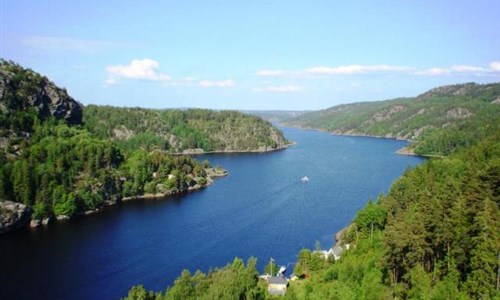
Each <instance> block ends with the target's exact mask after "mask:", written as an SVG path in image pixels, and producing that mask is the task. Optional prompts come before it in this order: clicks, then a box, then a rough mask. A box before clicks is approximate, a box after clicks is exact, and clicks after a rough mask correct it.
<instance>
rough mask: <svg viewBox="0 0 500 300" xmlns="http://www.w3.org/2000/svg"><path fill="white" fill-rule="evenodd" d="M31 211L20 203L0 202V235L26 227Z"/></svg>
mask: <svg viewBox="0 0 500 300" xmlns="http://www.w3.org/2000/svg"><path fill="white" fill-rule="evenodd" d="M30 215H31V210H30V209H29V208H28V207H27V206H26V205H24V204H22V203H17V202H12V201H0V233H6V232H9V231H12V230H15V229H18V228H22V227H26V226H27V225H28V223H29V221H30Z"/></svg>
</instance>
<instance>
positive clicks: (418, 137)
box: [284, 83, 500, 155]
mask: <svg viewBox="0 0 500 300" xmlns="http://www.w3.org/2000/svg"><path fill="white" fill-rule="evenodd" d="M498 118H500V83H493V84H485V85H480V84H475V83H466V84H457V85H451V86H443V87H438V88H435V89H432V90H430V91H428V92H426V93H423V94H421V95H419V96H417V97H414V98H398V99H393V100H386V101H378V102H362V103H353V104H345V105H338V106H334V107H331V108H328V109H325V110H321V111H316V112H310V113H306V114H303V115H300V116H298V117H296V118H292V119H289V120H287V121H285V122H284V123H285V124H286V125H292V126H300V127H306V128H315V129H321V130H325V131H330V132H333V133H335V134H342V135H366V136H377V137H387V138H397V139H405V140H412V141H414V142H415V143H414V144H413V148H414V150H415V152H416V153H418V154H437V155H446V154H449V153H452V152H453V151H455V150H456V149H458V148H460V147H461V146H467V145H472V144H474V143H476V142H477V141H479V140H480V138H481V137H484V136H486V134H487V132H491V131H494V130H498V126H497V125H496V126H492V125H495V124H497V123H496V122H495V121H496V120H497V119H498ZM454 134H457V135H454Z"/></svg>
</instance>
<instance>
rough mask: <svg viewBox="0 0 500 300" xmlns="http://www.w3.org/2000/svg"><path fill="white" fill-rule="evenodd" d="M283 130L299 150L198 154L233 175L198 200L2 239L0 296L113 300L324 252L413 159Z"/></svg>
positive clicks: (133, 207)
mask: <svg viewBox="0 0 500 300" xmlns="http://www.w3.org/2000/svg"><path fill="white" fill-rule="evenodd" d="M284 132H285V135H286V136H287V137H288V138H289V139H290V140H293V141H296V142H297V143H298V144H297V145H296V146H293V147H290V148H289V149H287V150H285V151H278V152H274V153H268V154H238V155H236V154H233V155H206V156H202V157H199V159H201V160H203V159H209V160H210V161H211V163H212V164H213V165H220V166H223V167H224V168H226V169H227V170H228V171H229V174H230V175H229V176H228V177H226V178H222V179H218V180H217V181H216V182H215V184H214V185H213V186H211V187H209V188H207V189H205V190H203V191H199V192H194V193H190V194H188V195H185V196H181V197H173V198H168V199H162V200H147V201H134V202H129V203H124V204H122V205H119V206H115V207H111V208H109V209H107V210H106V211H104V212H102V213H100V214H96V215H93V216H88V217H82V218H79V219H77V220H74V221H72V222H69V223H58V224H54V225H53V226H50V227H48V228H42V229H39V230H31V231H24V232H16V233H14V234H8V235H4V236H1V237H0V299H34V298H37V299H70V298H71V299H118V298H120V297H123V296H125V295H126V293H127V290H128V289H129V288H130V287H131V286H132V285H134V284H139V283H140V284H144V285H145V287H146V288H148V289H153V290H164V289H165V287H166V286H167V285H168V284H171V283H172V282H173V280H174V279H175V278H176V277H177V276H178V275H179V274H180V272H181V271H182V269H185V268H187V269H189V270H191V272H194V271H195V270H196V269H201V270H202V271H207V270H209V268H211V267H218V266H224V265H225V264H227V263H229V262H231V261H232V260H233V259H234V257H236V256H238V257H241V258H243V259H244V260H246V259H248V258H249V257H250V256H255V257H257V258H258V260H259V267H260V268H261V269H262V268H263V266H264V264H265V263H266V262H267V261H268V260H269V258H270V257H273V258H274V259H275V260H276V261H277V263H278V264H280V265H288V264H292V263H293V262H295V260H296V255H297V253H298V252H299V251H300V249H302V248H303V247H308V248H313V247H314V244H315V242H316V241H319V242H320V243H321V245H322V246H323V248H325V249H326V248H328V247H330V246H331V245H332V243H333V241H334V240H333V235H334V234H335V233H336V232H337V231H339V230H340V229H342V228H343V227H344V226H346V225H348V224H349V223H350V221H351V220H352V218H353V217H354V216H355V214H356V211H357V210H359V209H360V208H362V207H363V206H364V205H365V203H366V202H367V200H368V199H369V198H370V197H372V198H375V197H376V196H377V195H378V194H380V193H382V192H386V191H387V190H388V189H389V187H390V185H391V182H392V181H393V180H394V179H396V178H397V177H398V176H400V175H401V174H402V173H403V171H404V170H405V168H407V167H408V166H414V165H416V164H419V163H421V162H422V159H421V158H418V157H406V156H399V155H396V154H395V153H394V151H396V150H397V149H398V148H401V147H403V146H404V145H405V143H404V142H400V141H393V140H383V139H373V138H361V137H339V136H333V135H330V134H327V133H322V132H316V131H305V130H299V129H288V128H285V129H284ZM303 176H308V177H309V178H310V181H309V182H308V183H301V182H300V178H302V177H303Z"/></svg>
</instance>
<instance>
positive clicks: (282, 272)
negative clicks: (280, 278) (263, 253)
mask: <svg viewBox="0 0 500 300" xmlns="http://www.w3.org/2000/svg"><path fill="white" fill-rule="evenodd" d="M285 272H286V267H285V266H281V267H280V269H279V271H278V274H280V275H283V274H285Z"/></svg>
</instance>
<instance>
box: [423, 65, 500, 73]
mask: <svg viewBox="0 0 500 300" xmlns="http://www.w3.org/2000/svg"><path fill="white" fill-rule="evenodd" d="M490 66H491V69H486V68H482V67H476V66H466V65H456V66H451V67H448V68H437V67H435V68H430V69H427V70H423V71H417V72H415V73H414V74H416V75H423V76H445V75H469V76H470V75H472V76H482V75H487V74H488V73H491V72H495V71H496V70H495V66H496V65H495V62H492V63H491V64H490ZM498 67H500V64H499V66H498Z"/></svg>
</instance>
